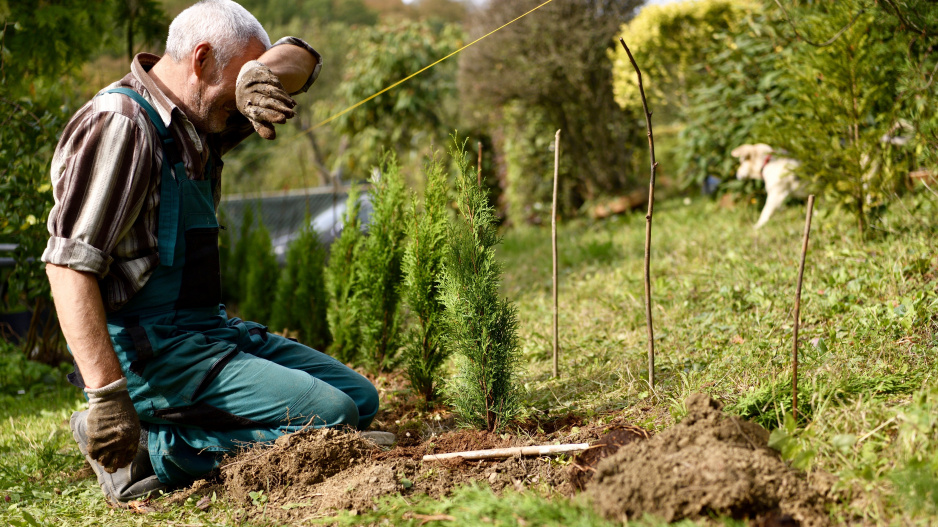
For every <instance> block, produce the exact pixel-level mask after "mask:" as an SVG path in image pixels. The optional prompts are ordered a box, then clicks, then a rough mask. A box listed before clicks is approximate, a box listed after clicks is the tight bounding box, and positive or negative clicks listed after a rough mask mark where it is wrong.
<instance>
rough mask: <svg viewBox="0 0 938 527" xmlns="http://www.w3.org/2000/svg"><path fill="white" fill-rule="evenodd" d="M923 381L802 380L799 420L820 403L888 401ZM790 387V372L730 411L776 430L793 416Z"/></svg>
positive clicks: (904, 376) (897, 378)
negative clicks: (862, 400) (860, 400)
mask: <svg viewBox="0 0 938 527" xmlns="http://www.w3.org/2000/svg"><path fill="white" fill-rule="evenodd" d="M920 384H921V379H919V378H916V377H914V376H909V375H908V374H907V373H902V374H896V375H877V376H875V377H872V376H869V377H868V376H850V377H847V378H845V379H840V380H831V379H828V380H824V381H821V380H819V379H815V380H813V381H812V382H810V383H808V382H799V383H798V421H799V422H800V423H802V424H803V423H806V422H808V421H809V420H810V419H811V418H812V417H813V415H814V411H815V407H816V406H817V405H819V404H824V405H832V404H834V405H844V404H849V403H852V402H854V401H856V399H857V398H860V397H867V398H876V399H880V400H889V399H891V398H893V397H894V396H896V395H904V394H910V393H912V392H914V391H915V389H916V387H917V386H919V385H920ZM791 388H792V385H791V375H788V376H781V377H779V378H777V379H773V380H771V381H770V382H767V383H766V384H764V385H763V386H760V387H759V388H757V389H756V390H753V391H751V392H749V393H747V394H744V395H743V396H742V397H740V399H739V400H738V401H736V403H735V404H734V405H733V406H732V407H730V408H728V409H727V410H728V411H731V412H733V413H735V414H737V415H740V416H741V417H745V418H746V419H749V420H751V421H755V422H757V423H759V424H760V425H762V426H763V427H765V428H766V429H768V430H772V429H775V428H777V427H778V426H779V424H780V423H782V422H783V421H784V418H785V416H790V415H791V402H792V393H791Z"/></svg>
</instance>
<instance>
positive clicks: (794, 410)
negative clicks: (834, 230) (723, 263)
mask: <svg viewBox="0 0 938 527" xmlns="http://www.w3.org/2000/svg"><path fill="white" fill-rule="evenodd" d="M813 210H814V194H811V195H810V196H808V212H807V214H806V215H805V219H804V239H803V240H802V242H801V265H799V266H798V286H797V287H796V288H795V327H794V330H793V331H792V339H793V340H794V344H793V346H792V347H793V349H792V357H791V415H792V417H793V418H794V419H795V421H796V422H797V420H798V325H799V324H800V322H801V282H802V280H803V279H804V260H805V257H806V256H807V254H808V236H809V235H810V234H811V213H812V212H813Z"/></svg>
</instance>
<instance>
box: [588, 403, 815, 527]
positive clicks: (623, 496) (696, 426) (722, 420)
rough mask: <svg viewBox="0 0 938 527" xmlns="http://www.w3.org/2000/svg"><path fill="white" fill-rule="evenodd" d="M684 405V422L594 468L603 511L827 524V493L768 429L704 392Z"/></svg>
mask: <svg viewBox="0 0 938 527" xmlns="http://www.w3.org/2000/svg"><path fill="white" fill-rule="evenodd" d="M686 406H687V412H688V413H687V416H686V417H685V418H684V420H683V421H681V422H680V423H679V424H677V425H675V426H673V427H671V428H669V429H667V430H665V431H663V432H661V433H659V434H658V435H656V436H654V437H652V438H651V439H648V440H646V441H636V442H631V443H629V444H627V445H625V446H623V447H622V448H620V449H619V450H618V452H617V453H615V454H614V455H612V456H610V457H608V458H606V459H604V460H602V461H601V462H600V463H599V464H598V465H597V466H596V474H595V475H594V477H593V478H592V481H591V482H590V483H589V484H588V486H587V491H586V492H587V494H588V495H589V496H590V498H591V499H592V501H593V503H594V504H595V506H596V507H597V509H598V510H599V511H601V512H602V513H603V514H605V515H606V516H607V517H609V518H612V519H617V520H620V521H623V522H624V521H625V520H627V519H630V518H632V519H634V518H637V517H640V516H641V515H643V514H646V513H648V514H653V515H656V516H659V517H661V518H663V519H665V520H666V521H669V522H672V521H677V520H681V519H684V518H698V517H705V516H710V515H711V514H718V515H729V516H732V517H734V518H740V519H742V518H751V519H757V520H761V519H764V518H765V517H767V516H773V515H779V514H780V515H783V516H787V517H790V518H793V519H794V520H795V521H797V522H798V523H799V524H800V525H805V526H826V525H829V519H828V515H827V513H826V511H825V500H824V498H823V497H822V496H821V495H820V494H819V493H818V492H817V491H816V490H814V489H813V488H812V487H811V485H809V483H808V481H807V479H806V477H805V475H804V474H803V473H799V472H797V471H794V470H792V469H790V468H789V467H788V466H787V465H786V464H785V462H784V461H783V460H782V459H781V458H780V457H779V455H778V453H777V452H776V451H775V450H772V449H770V448H768V446H767V443H768V438H769V433H768V432H767V431H766V430H765V429H764V428H762V427H761V426H759V425H757V424H755V423H751V422H749V421H745V420H743V419H740V418H738V417H735V416H730V415H726V414H724V413H723V412H722V411H721V409H722V405H721V404H720V403H719V402H717V401H714V400H713V399H711V398H710V397H709V396H707V395H704V394H694V395H691V396H690V397H689V398H688V399H687V401H686Z"/></svg>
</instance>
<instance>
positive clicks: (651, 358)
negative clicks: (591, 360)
mask: <svg viewBox="0 0 938 527" xmlns="http://www.w3.org/2000/svg"><path fill="white" fill-rule="evenodd" d="M619 42H621V43H622V47H623V48H625V52H626V53H627V54H628V56H629V61H630V62H631V63H632V67H633V68H635V74H636V75H638V91H639V93H640V94H641V95H642V108H644V110H645V127H646V128H647V130H648V149H649V151H650V152H651V177H650V178H649V180H648V213H647V214H646V215H645V321H646V323H647V325H648V386H649V387H650V388H651V389H654V388H655V326H654V323H653V321H652V316H651V217H652V214H653V213H654V212H655V173H656V172H657V170H658V162H657V161H655V137H654V134H653V133H652V130H651V112H650V111H649V110H648V102H647V101H646V100H645V88H644V86H642V72H641V70H639V69H638V64H637V63H636V62H635V57H633V56H632V52H631V51H629V47H628V46H626V45H625V40H623V39H621V38H620V39H619Z"/></svg>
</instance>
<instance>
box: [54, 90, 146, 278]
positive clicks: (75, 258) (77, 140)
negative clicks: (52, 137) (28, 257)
mask: <svg viewBox="0 0 938 527" xmlns="http://www.w3.org/2000/svg"><path fill="white" fill-rule="evenodd" d="M113 97H116V96H102V97H99V98H97V99H98V100H96V101H92V102H91V103H89V104H90V105H91V106H90V107H89V108H86V109H84V114H83V115H82V116H81V117H79V118H78V119H73V120H72V122H70V123H69V125H68V126H67V127H66V129H65V131H64V132H63V134H62V138H61V139H60V140H59V144H58V146H57V147H56V151H55V155H54V156H53V159H52V171H51V172H52V192H53V197H54V199H55V204H54V206H53V208H52V211H51V212H50V214H49V220H48V224H47V226H48V229H49V235H50V237H49V242H48V244H47V246H46V249H45V251H44V252H43V254H42V261H44V262H46V263H51V264H55V265H61V266H66V267H69V268H71V269H75V270H77V271H85V272H89V273H93V274H95V275H96V276H97V277H98V278H103V277H104V276H106V275H107V273H108V269H109V268H110V265H111V263H112V262H113V260H114V258H113V256H112V254H113V252H114V249H115V247H116V246H117V244H118V242H119V241H120V239H121V237H122V236H124V235H126V234H127V232H128V231H129V230H130V228H131V226H132V225H133V223H134V221H135V219H136V218H137V216H138V215H139V213H140V210H141V209H142V207H143V204H144V200H145V199H146V195H147V189H148V186H149V183H150V179H151V177H150V174H151V169H152V168H153V167H152V163H153V152H152V146H151V143H150V141H149V138H148V130H145V129H143V128H142V127H141V126H140V123H139V122H138V121H135V120H134V119H132V118H130V117H128V116H127V115H124V114H122V113H119V112H117V111H101V110H99V109H96V107H107V106H108V104H115V105H121V104H122V103H121V102H120V101H117V100H115V99H113ZM109 99H110V100H109ZM80 113H81V112H80Z"/></svg>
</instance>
